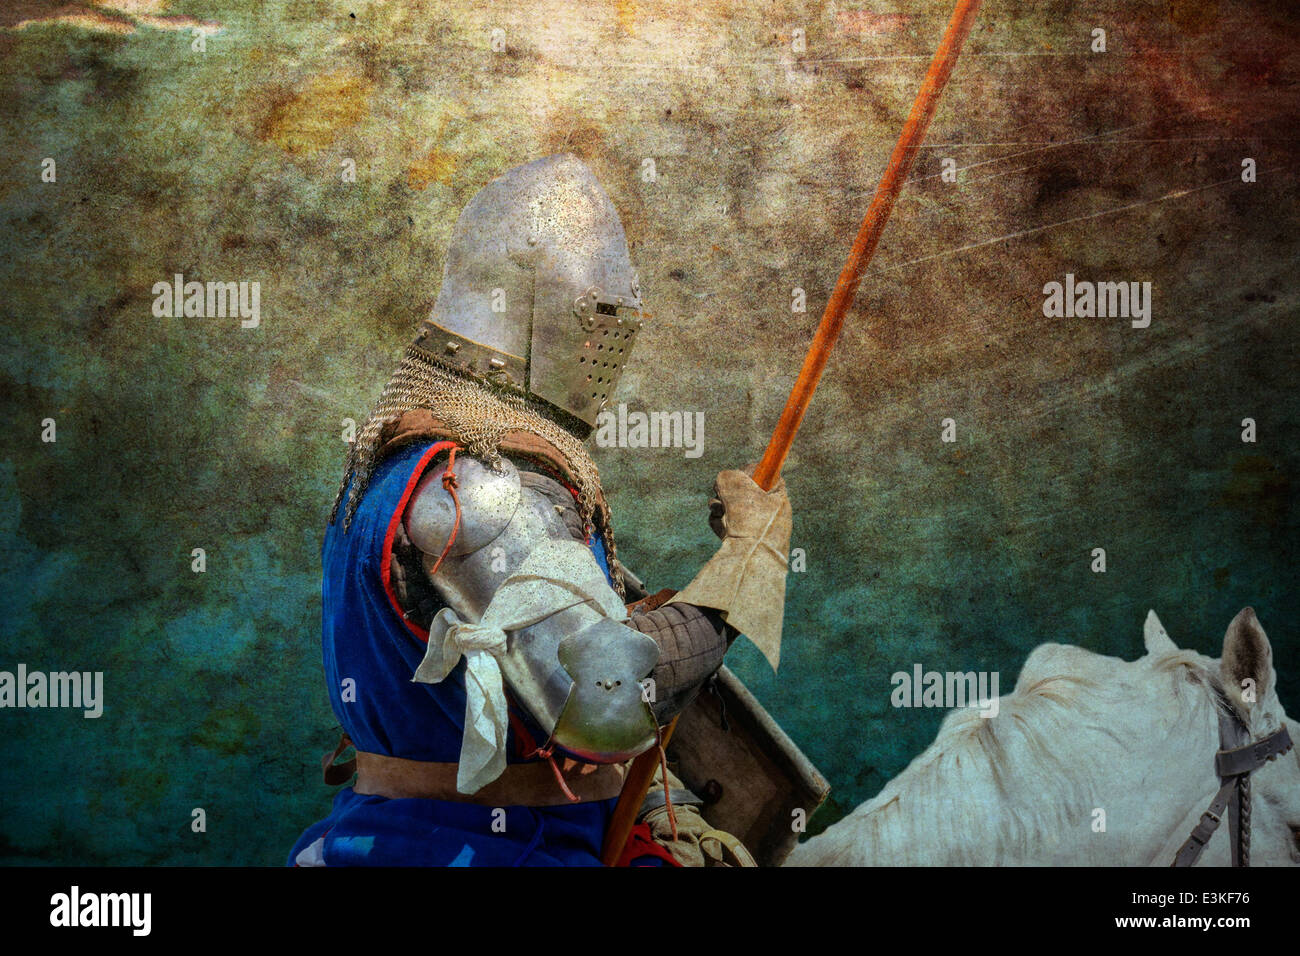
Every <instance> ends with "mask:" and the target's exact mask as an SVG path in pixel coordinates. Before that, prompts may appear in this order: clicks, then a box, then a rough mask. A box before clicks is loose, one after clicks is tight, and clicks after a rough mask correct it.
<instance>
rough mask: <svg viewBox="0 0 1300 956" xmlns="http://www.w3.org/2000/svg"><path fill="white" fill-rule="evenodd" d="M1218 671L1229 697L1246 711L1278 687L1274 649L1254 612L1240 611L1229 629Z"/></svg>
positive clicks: (1244, 609)
mask: <svg viewBox="0 0 1300 956" xmlns="http://www.w3.org/2000/svg"><path fill="white" fill-rule="evenodd" d="M1219 668H1220V671H1221V673H1222V675H1223V683H1224V689H1225V690H1226V691H1227V692H1228V696H1229V697H1231V698H1232V701H1233V703H1235V704H1239V705H1240V706H1241V707H1242V708H1243V709H1244V710H1246V711H1249V710H1250V709H1251V708H1252V707H1254V706H1255V704H1256V703H1258V702H1259V701H1262V700H1264V699H1265V698H1267V697H1268V696H1269V695H1270V694H1272V693H1273V688H1274V686H1275V684H1276V683H1277V674H1276V673H1275V672H1274V671H1273V646H1272V645H1271V644H1269V642H1268V636H1267V635H1266V634H1265V633H1264V628H1263V627H1261V626H1260V623H1259V618H1257V617H1255V609H1254V608H1251V607H1247V608H1242V609H1241V610H1240V611H1239V612H1238V613H1237V616H1236V617H1234V618H1233V619H1232V623H1231V624H1229V625H1228V632H1227V634H1225V635H1224V637H1223V660H1222V661H1221V662H1220V665H1219Z"/></svg>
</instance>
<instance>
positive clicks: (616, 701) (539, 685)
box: [408, 458, 659, 763]
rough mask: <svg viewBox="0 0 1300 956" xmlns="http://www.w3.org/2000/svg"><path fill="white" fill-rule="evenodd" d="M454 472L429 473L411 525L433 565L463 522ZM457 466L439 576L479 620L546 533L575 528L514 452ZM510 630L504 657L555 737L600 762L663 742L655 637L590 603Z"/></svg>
mask: <svg viewBox="0 0 1300 956" xmlns="http://www.w3.org/2000/svg"><path fill="white" fill-rule="evenodd" d="M445 472H446V465H445V463H444V464H440V465H438V466H436V467H434V468H431V469H430V470H429V471H428V472H426V473H425V476H424V477H423V478H422V479H421V482H420V485H419V487H418V488H417V491H416V501H417V504H418V507H413V508H412V510H411V512H410V514H409V515H408V533H409V534H410V537H411V540H412V541H413V542H414V543H415V544H416V546H417V547H419V548H420V550H421V551H423V552H424V554H425V558H424V562H425V568H426V570H432V568H433V567H434V565H435V564H436V562H437V560H438V556H439V554H440V553H441V551H442V549H443V547H444V546H445V544H446V541H447V539H448V537H450V535H451V531H452V528H453V526H455V520H456V517H455V505H454V503H453V501H452V498H451V495H450V493H449V492H447V491H446V490H445V489H444V488H443V487H442V476H443V474H444V473H445ZM455 472H456V475H457V479H458V486H457V492H458V496H459V498H460V505H461V517H460V524H459V527H458V529H457V531H456V539H455V542H454V543H453V545H452V547H451V549H450V550H449V551H448V553H447V556H446V558H445V559H443V562H442V564H441V566H439V567H438V570H437V573H436V574H434V575H433V576H432V578H431V580H432V583H433V586H434V588H435V589H436V590H437V591H438V594H439V595H440V596H441V598H442V599H443V600H444V601H445V602H446V603H447V605H448V606H449V607H450V608H452V610H453V611H455V613H456V614H457V615H458V616H459V617H460V618H461V619H462V620H467V621H471V622H478V621H479V620H480V619H481V617H482V615H483V614H484V612H485V611H486V609H487V607H488V605H489V604H490V603H491V601H492V599H493V597H494V596H495V594H496V592H497V590H498V588H500V587H501V585H502V584H503V583H504V582H505V581H506V579H507V578H509V577H510V576H511V574H513V573H514V572H515V571H516V570H518V569H519V568H520V566H521V565H522V564H523V563H524V560H525V559H526V558H527V557H528V556H529V555H530V554H531V553H532V552H533V550H534V549H535V548H536V547H537V546H538V545H539V544H540V543H542V542H546V541H552V540H572V536H571V535H570V533H569V531H568V530H567V529H566V528H565V526H564V522H563V520H562V519H561V518H560V516H559V515H558V514H557V513H556V508H555V505H554V504H553V503H552V502H551V501H550V500H549V499H547V498H546V497H545V496H544V495H542V494H541V493H539V492H537V491H535V490H534V489H532V488H528V487H526V486H523V485H521V483H520V481H519V473H518V471H517V470H516V469H515V467H514V466H513V465H512V464H510V463H509V462H508V461H503V462H502V467H501V470H500V471H494V470H492V469H491V468H489V467H487V466H486V465H483V464H482V463H480V462H478V461H476V460H474V459H469V458H460V459H458V460H457V462H456V465H455ZM603 586H606V587H607V586H608V585H603ZM611 591H612V589H611ZM508 639H509V644H508V648H507V650H506V652H505V653H504V654H503V655H501V656H500V657H499V658H498V660H499V663H500V667H501V673H502V676H503V677H504V679H505V682H506V684H507V686H508V687H509V688H510V690H511V691H512V692H513V694H514V696H515V698H516V700H517V701H518V702H519V703H520V704H521V705H522V706H523V707H524V708H525V709H526V710H527V711H528V714H529V716H531V717H532V718H533V720H535V721H536V722H537V724H538V725H539V726H541V727H542V729H543V730H545V731H547V732H549V733H550V734H551V741H552V742H553V743H555V744H557V745H559V746H560V747H562V748H563V749H564V750H566V751H568V752H569V753H572V754H573V755H574V756H576V757H579V758H581V759H583V760H587V761H591V762H594V763H615V762H620V761H623V760H627V759H629V758H630V757H633V756H635V755H637V754H639V753H641V752H642V751H644V750H646V749H648V748H649V747H650V746H651V745H652V744H653V743H654V741H655V740H656V737H657V727H656V723H655V720H654V715H653V712H652V711H651V709H650V706H649V704H648V703H647V702H646V701H645V700H644V698H643V693H642V688H641V685H640V681H641V680H642V679H644V678H645V677H646V676H647V675H648V674H649V673H650V672H651V670H652V669H653V667H654V665H655V663H656V662H657V661H658V659H659V647H658V645H657V644H656V643H655V641H654V640H653V639H652V638H649V637H647V636H646V635H644V634H641V633H640V632H638V631H635V630H633V629H632V628H630V627H627V626H626V625H625V624H622V623H620V622H618V621H615V620H612V619H610V618H609V617H606V616H605V615H604V614H603V613H602V612H600V611H598V610H596V609H595V608H593V607H592V606H591V605H590V604H588V603H581V604H576V605H575V606H573V607H570V608H567V609H565V610H562V611H558V612H556V613H554V614H551V615H550V616H549V617H546V618H544V619H542V620H540V621H538V622H536V623H534V624H532V625H530V626H528V627H526V628H523V629H520V630H517V631H511V632H509V635H508Z"/></svg>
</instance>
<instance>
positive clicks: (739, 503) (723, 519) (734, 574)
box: [670, 471, 793, 670]
mask: <svg viewBox="0 0 1300 956" xmlns="http://www.w3.org/2000/svg"><path fill="white" fill-rule="evenodd" d="M713 487H714V494H715V495H716V498H715V499H714V501H712V502H710V508H711V511H712V516H711V518H710V524H711V525H712V526H713V528H714V530H715V531H716V532H718V533H719V534H720V536H721V537H722V546H721V547H720V548H719V549H718V553H717V554H715V555H714V556H713V557H712V558H711V559H710V560H709V561H708V563H707V564H705V565H704V567H703V568H701V569H700V572H699V573H698V574H697V575H695V578H694V580H692V581H691V583H690V584H688V585H687V586H686V588H685V589H684V590H682V591H680V592H678V594H677V596H676V597H675V598H673V600H672V601H671V602H670V603H673V604H694V605H697V606H698V607H709V608H715V609H717V610H718V611H720V612H721V613H722V618H723V620H725V621H726V622H727V624H729V625H730V626H731V627H733V628H735V629H736V630H737V631H739V632H740V633H741V634H744V635H745V636H746V637H748V638H749V639H750V640H751V641H753V643H754V644H755V646H757V647H758V649H759V650H760V651H762V652H763V656H764V657H766V658H767V660H768V663H770V664H771V665H772V669H773V670H775V669H776V666H777V664H778V663H779V662H780V659H781V619H782V617H783V615H784V613H785V576H786V569H787V564H788V556H789V553H790V530H791V526H792V524H793V516H792V511H791V508H790V499H789V498H788V497H786V492H785V481H784V480H781V481H779V482H778V483H777V485H776V487H775V488H773V489H772V490H771V491H766V492H765V491H763V489H761V488H760V487H758V485H757V484H755V483H754V480H753V479H752V478H750V477H749V475H747V474H745V472H743V471H723V472H720V473H719V474H718V477H717V480H716V481H715V482H714V486H713Z"/></svg>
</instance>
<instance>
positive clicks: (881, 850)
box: [798, 642, 1221, 866]
mask: <svg viewBox="0 0 1300 956" xmlns="http://www.w3.org/2000/svg"><path fill="white" fill-rule="evenodd" d="M1220 697H1221V689H1220V688H1219V677H1218V665H1217V662H1215V661H1213V660H1211V659H1209V658H1207V657H1204V656H1202V655H1200V654H1197V653H1196V652H1194V651H1190V650H1179V649H1177V648H1176V647H1174V646H1173V644H1172V642H1169V644H1168V646H1167V647H1165V646H1160V647H1158V648H1156V649H1153V650H1152V651H1150V652H1149V653H1148V654H1146V655H1145V656H1144V657H1141V658H1139V659H1138V660H1136V661H1123V660H1120V659H1118V658H1113V657H1105V656H1102V655H1099V654H1094V653H1092V652H1090V651H1086V650H1083V649H1082V648H1078V647H1073V646H1068V645H1062V644H1044V645H1041V646H1039V647H1037V648H1035V650H1034V651H1033V653H1031V654H1030V656H1029V659H1028V660H1027V661H1026V662H1025V666H1024V668H1023V669H1022V670H1021V673H1020V676H1019V678H1018V679H1017V681H1016V686H1015V689H1014V690H1013V691H1012V693H1011V694H1009V695H1007V696H1005V697H1003V698H1001V701H1000V708H999V713H998V716H997V717H996V718H994V719H987V718H983V717H980V716H979V713H978V712H977V711H975V710H973V709H958V710H954V711H953V712H951V713H949V715H948V716H947V717H946V718H945V719H944V722H943V725H942V726H941V727H940V729H939V733H938V735H937V736H936V738H935V740H934V742H933V743H932V744H931V745H930V746H929V747H928V748H927V749H926V750H925V751H924V752H923V753H922V754H921V755H920V756H918V757H917V758H916V759H915V760H913V761H912V763H911V764H910V765H909V766H908V767H907V769H906V770H904V771H903V772H902V773H901V774H899V775H898V776H897V777H895V778H894V779H893V780H891V781H890V782H889V783H888V784H887V785H886V786H885V787H884V789H883V790H881V792H880V793H879V794H878V795H877V796H876V797H875V798H873V799H872V800H870V801H868V802H867V803H865V804H863V805H862V806H861V807H859V808H858V809H857V810H855V811H854V812H853V813H852V814H850V815H849V816H848V817H845V818H844V820H843V821H841V822H840V823H837V824H835V825H834V827H833V828H832V829H833V830H835V836H834V837H833V838H830V839H824V840H816V839H815V840H814V841H813V843H814V844H817V846H815V847H814V846H809V845H808V844H805V846H807V847H808V852H807V853H806V854H799V856H800V858H799V859H798V863H799V864H804V865H806V864H822V865H825V864H835V863H841V864H848V865H864V864H867V863H872V864H875V865H880V864H886V865H888V864H901V865H906V864H915V863H919V862H924V861H923V860H922V859H921V855H922V854H923V853H925V851H926V850H927V849H932V848H933V847H935V846H942V847H945V848H946V850H947V852H946V854H945V855H944V858H943V862H946V863H948V864H949V865H957V866H962V865H984V866H988V865H997V864H999V863H1002V862H1003V861H1005V860H1009V859H1020V860H1026V859H1029V858H1031V855H1032V853H1033V852H1034V850H1035V848H1041V847H1042V846H1044V845H1046V844H1047V843H1050V842H1051V841H1054V840H1055V839H1056V838H1057V837H1058V836H1059V834H1060V833H1061V832H1062V829H1063V827H1066V826H1077V825H1078V821H1079V820H1081V819H1087V818H1088V815H1089V814H1090V813H1091V811H1092V809H1093V807H1095V806H1096V800H1097V794H1098V793H1099V792H1101V789H1102V788H1101V786H1100V781H1102V780H1104V779H1105V776H1106V774H1107V772H1108V770H1109V769H1110V768H1111V767H1112V766H1113V763H1114V761H1115V760H1116V758H1117V755H1119V754H1122V753H1126V752H1141V751H1145V750H1149V749H1150V748H1151V746H1152V742H1153V737H1161V736H1162V739H1165V740H1168V739H1169V738H1171V737H1174V736H1175V735H1178V736H1180V737H1185V736H1186V735H1189V734H1192V733H1203V734H1204V735H1206V736H1207V737H1209V736H1210V735H1211V734H1212V733H1216V732H1217V731H1215V730H1214V728H1215V727H1217V721H1218V711H1219V707H1220V706H1221V705H1220V703H1219V700H1220ZM1171 699H1172V700H1173V701H1175V708H1174V711H1175V713H1174V714H1173V716H1172V718H1170V717H1163V718H1159V719H1157V720H1155V721H1153V720H1152V719H1151V715H1152V714H1160V713H1161V711H1162V710H1163V709H1164V708H1165V707H1167V706H1168V702H1169V701H1170V700H1171ZM1123 709H1127V710H1128V711H1131V712H1134V713H1135V714H1137V715H1140V716H1138V717H1135V718H1134V719H1131V720H1127V721H1126V720H1122V719H1121V720H1117V719H1116V715H1117V714H1122V713H1123V712H1124V710H1123ZM1063 741H1069V742H1070V744H1069V746H1068V747H1067V748H1065V749H1064V750H1063V749H1062V748H1061V746H1060V745H1061V742H1063ZM1040 783H1041V785H1040ZM991 826H995V827H996V832H994V833H993V834H992V836H991V839H990V836H989V834H990V827H991ZM974 834H980V835H981V838H980V839H972V836H973V835H974ZM801 849H802V848H801ZM818 854H821V857H820V858H818V859H814V857H818Z"/></svg>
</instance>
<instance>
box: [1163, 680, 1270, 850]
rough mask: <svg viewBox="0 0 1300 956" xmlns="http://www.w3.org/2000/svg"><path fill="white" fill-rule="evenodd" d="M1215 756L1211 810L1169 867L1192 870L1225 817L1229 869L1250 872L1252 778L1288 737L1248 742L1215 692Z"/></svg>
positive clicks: (1243, 728)
mask: <svg viewBox="0 0 1300 956" xmlns="http://www.w3.org/2000/svg"><path fill="white" fill-rule="evenodd" d="M1214 690H1215V693H1216V694H1217V695H1218V697H1219V702H1220V706H1219V751H1218V753H1216V754H1215V755H1214V769H1215V771H1216V772H1217V773H1218V775H1219V782H1220V784H1221V786H1220V787H1219V792H1218V793H1216V794H1215V795H1214V799H1213V800H1211V801H1210V808H1209V809H1208V810H1206V811H1205V812H1204V813H1202V814H1201V819H1200V822H1198V823H1197V824H1196V826H1195V827H1194V828H1193V829H1192V833H1191V836H1189V837H1188V838H1187V841H1186V842H1185V843H1184V844H1183V845H1182V847H1180V848H1179V850H1178V852H1177V853H1176V854H1174V862H1173V863H1171V864H1170V866H1192V865H1193V864H1195V863H1196V861H1197V860H1198V859H1200V857H1201V852H1202V851H1203V850H1204V849H1205V845H1206V844H1207V843H1209V842H1210V837H1212V836H1214V831H1215V830H1217V829H1218V828H1219V824H1220V823H1221V822H1222V821H1223V816H1224V813H1225V812H1226V813H1227V815H1228V838H1229V839H1230V840H1231V841H1232V865H1233V866H1250V775H1251V774H1252V773H1254V772H1255V771H1256V770H1258V769H1259V768H1260V767H1262V766H1264V764H1266V763H1268V762H1269V761H1270V760H1272V759H1274V758H1275V757H1278V756H1280V755H1281V754H1284V753H1286V752H1287V751H1288V750H1290V749H1291V735H1290V734H1289V733H1287V729H1286V724H1283V725H1282V726H1281V727H1279V728H1278V729H1277V730H1275V731H1274V732H1273V733H1271V734H1268V735H1267V736H1264V737H1260V738H1259V739H1257V740H1251V737H1250V730H1249V728H1247V727H1246V724H1245V722H1243V721H1242V719H1241V717H1240V716H1239V715H1238V714H1237V710H1236V708H1235V707H1233V706H1232V704H1231V703H1230V702H1229V701H1228V699H1227V697H1226V696H1225V695H1224V694H1223V692H1222V691H1221V690H1220V689H1219V688H1218V687H1215V688H1214Z"/></svg>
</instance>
